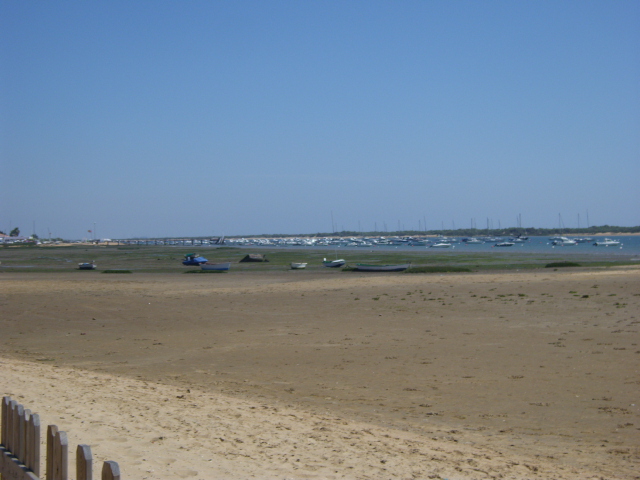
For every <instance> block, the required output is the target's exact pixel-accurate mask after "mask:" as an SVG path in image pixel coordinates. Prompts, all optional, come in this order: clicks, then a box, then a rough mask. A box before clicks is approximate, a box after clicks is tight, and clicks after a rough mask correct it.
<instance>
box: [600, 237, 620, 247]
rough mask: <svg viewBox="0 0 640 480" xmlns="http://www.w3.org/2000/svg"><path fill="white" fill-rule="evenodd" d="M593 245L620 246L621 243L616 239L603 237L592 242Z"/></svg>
mask: <svg viewBox="0 0 640 480" xmlns="http://www.w3.org/2000/svg"><path fill="white" fill-rule="evenodd" d="M593 245H594V246H595V247H621V246H622V243H620V242H619V241H617V240H611V239H610V238H605V239H604V240H601V241H599V242H595V243H594V244H593Z"/></svg>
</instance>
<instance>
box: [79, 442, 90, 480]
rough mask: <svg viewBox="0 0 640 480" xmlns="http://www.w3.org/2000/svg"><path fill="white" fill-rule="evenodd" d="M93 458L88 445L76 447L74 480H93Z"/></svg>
mask: <svg viewBox="0 0 640 480" xmlns="http://www.w3.org/2000/svg"><path fill="white" fill-rule="evenodd" d="M92 461H93V456H92V455H91V447H89V445H78V448H77V449H76V480H93V466H92Z"/></svg>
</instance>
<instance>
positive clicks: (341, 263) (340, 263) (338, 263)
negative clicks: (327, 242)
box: [322, 258, 347, 268]
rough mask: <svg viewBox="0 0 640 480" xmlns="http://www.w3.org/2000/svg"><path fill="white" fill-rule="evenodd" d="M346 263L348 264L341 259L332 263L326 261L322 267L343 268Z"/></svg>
mask: <svg viewBox="0 0 640 480" xmlns="http://www.w3.org/2000/svg"><path fill="white" fill-rule="evenodd" d="M345 263H347V261H346V260H343V259H342V258H341V259H339V260H332V261H328V260H325V261H323V262H322V265H324V266H325V267H329V268H340V267H343V266H344V264H345Z"/></svg>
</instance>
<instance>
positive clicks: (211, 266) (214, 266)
mask: <svg viewBox="0 0 640 480" xmlns="http://www.w3.org/2000/svg"><path fill="white" fill-rule="evenodd" d="M229 267H231V262H227V263H209V262H207V263H201V264H200V269H201V270H218V271H221V272H226V271H227V270H229Z"/></svg>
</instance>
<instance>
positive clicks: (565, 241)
mask: <svg viewBox="0 0 640 480" xmlns="http://www.w3.org/2000/svg"><path fill="white" fill-rule="evenodd" d="M591 242H593V238H591V237H581V238H569V237H551V238H549V243H551V245H553V246H554V247H555V246H558V247H573V246H576V245H579V244H581V243H585V244H587V243H591ZM593 246H594V247H622V243H621V242H619V241H618V240H612V239H610V238H604V239H602V240H598V241H595V242H593Z"/></svg>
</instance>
